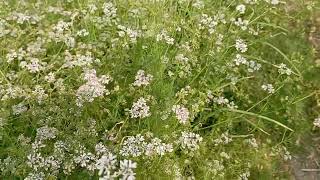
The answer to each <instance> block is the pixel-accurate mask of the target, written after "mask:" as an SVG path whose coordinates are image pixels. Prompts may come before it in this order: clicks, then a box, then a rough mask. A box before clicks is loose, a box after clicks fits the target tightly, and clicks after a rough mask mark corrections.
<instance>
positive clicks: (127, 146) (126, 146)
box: [120, 134, 146, 157]
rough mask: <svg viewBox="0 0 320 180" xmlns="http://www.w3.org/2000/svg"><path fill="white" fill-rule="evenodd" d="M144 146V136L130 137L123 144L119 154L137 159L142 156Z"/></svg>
mask: <svg viewBox="0 0 320 180" xmlns="http://www.w3.org/2000/svg"><path fill="white" fill-rule="evenodd" d="M145 144H146V143H145V142H144V136H142V135H140V134H138V135H136V136H130V137H128V138H127V139H126V140H125V141H124V142H123V144H122V148H121V150H120V154H121V155H122V156H133V157H138V156H140V155H142V153H143V151H144V146H145Z"/></svg>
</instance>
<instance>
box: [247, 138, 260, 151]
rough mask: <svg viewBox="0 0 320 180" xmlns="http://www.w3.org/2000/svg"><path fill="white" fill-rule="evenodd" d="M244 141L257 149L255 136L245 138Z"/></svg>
mask: <svg viewBox="0 0 320 180" xmlns="http://www.w3.org/2000/svg"><path fill="white" fill-rule="evenodd" d="M245 142H246V143H248V144H249V145H250V146H252V147H253V148H255V149H257V148H258V147H259V145H258V143H257V140H256V138H250V139H246V140H245Z"/></svg>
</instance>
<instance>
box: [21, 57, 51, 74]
mask: <svg viewBox="0 0 320 180" xmlns="http://www.w3.org/2000/svg"><path fill="white" fill-rule="evenodd" d="M46 65H47V63H46V62H41V61H40V60H39V59H38V58H27V61H21V62H20V64H19V66H20V67H21V68H25V69H27V70H28V71H29V72H30V73H37V72H39V71H43V70H44V69H45V67H46Z"/></svg>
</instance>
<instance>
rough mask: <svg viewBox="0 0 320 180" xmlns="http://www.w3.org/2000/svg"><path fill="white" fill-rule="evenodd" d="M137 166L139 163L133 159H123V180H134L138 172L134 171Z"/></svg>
mask: <svg viewBox="0 0 320 180" xmlns="http://www.w3.org/2000/svg"><path fill="white" fill-rule="evenodd" d="M136 168H137V163H135V162H133V161H131V160H127V159H124V160H121V161H120V170H119V174H120V175H121V176H122V177H121V178H120V179H121V180H134V179H136V178H135V175H136V173H135V172H134V171H133V170H134V169H136Z"/></svg>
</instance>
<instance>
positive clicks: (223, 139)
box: [213, 132, 232, 146]
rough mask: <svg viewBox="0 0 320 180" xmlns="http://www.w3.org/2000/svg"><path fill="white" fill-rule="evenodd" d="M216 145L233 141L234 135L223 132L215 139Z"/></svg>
mask: <svg viewBox="0 0 320 180" xmlns="http://www.w3.org/2000/svg"><path fill="white" fill-rule="evenodd" d="M213 142H214V143H215V146H217V145H219V144H228V143H230V142H232V137H231V136H230V135H229V133H228V132H225V133H222V134H221V136H220V137H219V138H217V139H215V140H214V141H213Z"/></svg>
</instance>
